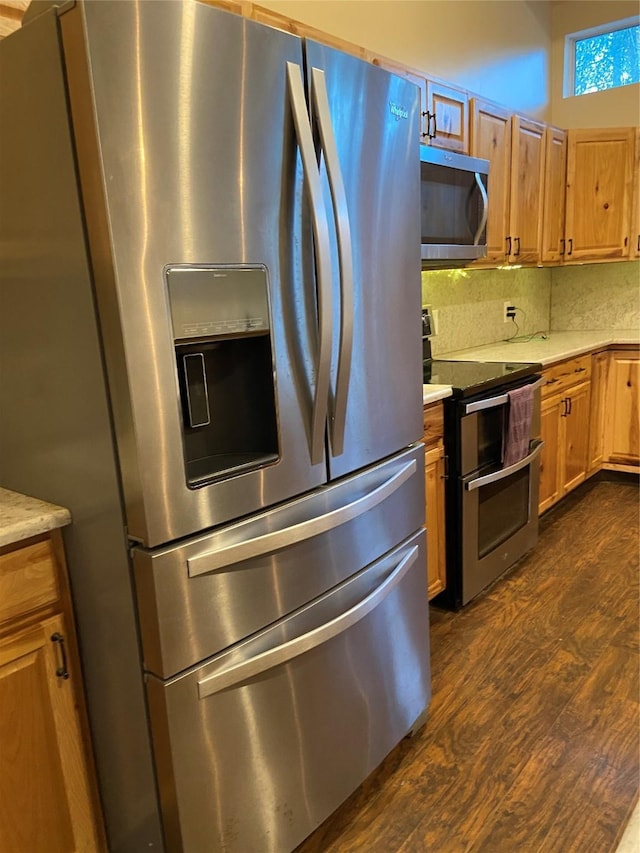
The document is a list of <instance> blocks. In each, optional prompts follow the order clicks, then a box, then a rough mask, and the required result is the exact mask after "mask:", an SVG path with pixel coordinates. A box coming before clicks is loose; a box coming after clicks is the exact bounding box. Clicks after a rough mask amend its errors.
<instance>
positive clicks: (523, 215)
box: [508, 116, 545, 264]
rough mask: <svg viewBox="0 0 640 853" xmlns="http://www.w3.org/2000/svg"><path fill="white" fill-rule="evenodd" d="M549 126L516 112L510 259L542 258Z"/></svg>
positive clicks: (527, 261)
mask: <svg viewBox="0 0 640 853" xmlns="http://www.w3.org/2000/svg"><path fill="white" fill-rule="evenodd" d="M544 132H545V126H544V125H543V124H541V123H540V122H537V121H532V120H531V119H527V118H523V117H522V116H514V117H513V122H512V128H511V146H512V147H511V206H510V217H509V232H508V233H509V236H510V237H511V240H510V244H511V245H510V250H511V253H510V255H509V261H510V262H511V263H514V264H531V263H537V262H538V261H539V260H540V244H541V237H542V183H543V175H544V138H545V136H544Z"/></svg>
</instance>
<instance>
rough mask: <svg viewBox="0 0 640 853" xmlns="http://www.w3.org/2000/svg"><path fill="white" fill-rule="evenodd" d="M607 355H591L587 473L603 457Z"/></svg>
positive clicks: (599, 463) (602, 353)
mask: <svg viewBox="0 0 640 853" xmlns="http://www.w3.org/2000/svg"><path fill="white" fill-rule="evenodd" d="M608 364H609V355H608V353H606V352H597V353H594V354H593V356H592V357H591V415H590V418H589V454H588V457H587V473H588V474H591V473H594V472H595V471H597V470H598V468H599V467H600V466H601V465H602V461H603V459H604V433H605V423H606V406H605V392H606V387H607V372H608Z"/></svg>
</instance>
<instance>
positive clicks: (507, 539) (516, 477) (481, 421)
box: [447, 376, 543, 607]
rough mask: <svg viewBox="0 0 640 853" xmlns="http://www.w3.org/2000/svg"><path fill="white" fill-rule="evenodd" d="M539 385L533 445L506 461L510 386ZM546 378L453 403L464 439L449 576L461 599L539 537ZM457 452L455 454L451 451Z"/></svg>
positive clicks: (452, 505) (454, 491) (452, 489)
mask: <svg viewBox="0 0 640 853" xmlns="http://www.w3.org/2000/svg"><path fill="white" fill-rule="evenodd" d="M525 384H531V385H533V395H534V405H533V415H532V418H531V429H530V439H529V451H528V453H527V454H526V455H525V456H524V457H523V458H522V459H520V460H519V461H518V462H516V463H514V464H512V465H508V466H504V465H503V463H502V459H503V455H504V443H505V441H506V434H507V424H508V407H509V396H508V391H509V390H511V389H512V388H513V387H518V385H525ZM540 384H541V383H540V380H539V377H538V376H530V377H527V378H526V379H524V380H522V381H520V382H519V383H518V384H517V385H515V386H513V385H512V386H510V387H509V388H501V389H499V390H498V391H492V392H490V393H489V394H488V395H486V396H478V397H476V398H470V399H466V400H458V401H455V402H454V403H453V406H454V408H455V416H454V417H455V423H454V424H453V425H452V426H454V429H455V434H456V438H457V441H456V447H455V448H450V450H451V449H453V459H451V461H452V463H453V464H452V465H451V468H452V471H451V474H452V476H451V478H450V481H449V506H448V522H447V523H448V530H449V536H448V539H449V542H448V544H449V545H450V550H449V555H450V566H449V577H448V578H447V583H448V584H449V581H451V597H452V598H453V599H455V600H454V601H453V602H452V603H453V604H454V605H455V606H458V607H459V606H461V605H464V604H467V603H468V602H469V601H471V599H473V598H474V597H475V596H476V595H478V593H479V592H481V591H482V590H483V589H485V587H486V586H487V585H488V584H490V583H491V582H492V581H493V580H495V579H496V578H497V577H499V576H500V575H501V574H502V573H503V572H504V571H506V569H508V568H509V567H510V566H512V565H513V564H514V563H515V562H517V561H518V560H519V559H520V558H521V557H522V556H523V555H524V554H526V553H527V552H528V551H529V550H531V548H533V546H534V545H535V543H536V541H537V538H538V493H539V485H540V451H541V450H542V446H543V445H542V441H541V440H540ZM450 458H451V457H450Z"/></svg>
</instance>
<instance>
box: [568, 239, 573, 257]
mask: <svg viewBox="0 0 640 853" xmlns="http://www.w3.org/2000/svg"><path fill="white" fill-rule="evenodd" d="M572 254H573V237H569V251H568V252H567V255H572Z"/></svg>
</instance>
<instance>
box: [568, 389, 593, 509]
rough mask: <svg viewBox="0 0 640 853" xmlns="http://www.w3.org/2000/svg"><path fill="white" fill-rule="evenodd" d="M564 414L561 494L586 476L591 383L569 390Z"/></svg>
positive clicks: (572, 487)
mask: <svg viewBox="0 0 640 853" xmlns="http://www.w3.org/2000/svg"><path fill="white" fill-rule="evenodd" d="M565 399H567V400H568V403H567V408H566V413H563V417H564V420H563V429H562V431H563V432H564V440H563V445H564V447H563V451H564V453H563V455H564V465H563V477H562V493H563V494H566V493H567V492H569V491H571V489H575V487H576V486H578V485H579V484H580V483H582V482H583V480H584V479H585V478H586V476H587V455H588V452H589V404H590V401H591V383H589V382H585V383H583V384H582V385H576V386H575V387H574V388H571V389H570V390H569V391H568V392H567V395H566V398H565Z"/></svg>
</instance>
